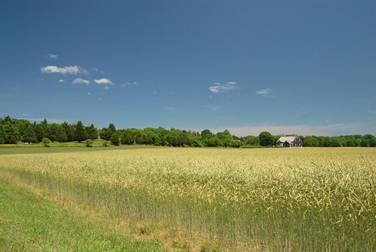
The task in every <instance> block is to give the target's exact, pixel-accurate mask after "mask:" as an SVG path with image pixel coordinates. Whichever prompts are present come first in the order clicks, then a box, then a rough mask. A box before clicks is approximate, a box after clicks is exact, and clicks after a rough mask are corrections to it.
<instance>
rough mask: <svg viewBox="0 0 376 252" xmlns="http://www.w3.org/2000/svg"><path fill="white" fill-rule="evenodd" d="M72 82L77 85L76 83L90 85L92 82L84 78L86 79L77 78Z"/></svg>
mask: <svg viewBox="0 0 376 252" xmlns="http://www.w3.org/2000/svg"><path fill="white" fill-rule="evenodd" d="M72 84H73V85H76V84H84V85H89V84H90V81H88V80H84V79H81V78H76V79H74V80H73V81H72Z"/></svg>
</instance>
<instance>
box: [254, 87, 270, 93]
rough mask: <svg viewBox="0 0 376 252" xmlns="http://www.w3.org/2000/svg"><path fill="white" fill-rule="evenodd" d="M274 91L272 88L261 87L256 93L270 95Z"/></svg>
mask: <svg viewBox="0 0 376 252" xmlns="http://www.w3.org/2000/svg"><path fill="white" fill-rule="evenodd" d="M271 91H272V89H271V88H266V89H260V90H257V91H256V94H258V95H268V94H269V93H270V92H271Z"/></svg>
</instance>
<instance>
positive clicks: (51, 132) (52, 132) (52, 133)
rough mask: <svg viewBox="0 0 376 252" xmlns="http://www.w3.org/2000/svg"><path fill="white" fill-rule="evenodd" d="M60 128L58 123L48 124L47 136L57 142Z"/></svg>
mask: <svg viewBox="0 0 376 252" xmlns="http://www.w3.org/2000/svg"><path fill="white" fill-rule="evenodd" d="M58 130H59V125H58V124H56V123H53V124H51V125H48V127H47V134H46V137H47V138H48V139H50V140H51V141H52V142H55V140H56V135H57V131H58Z"/></svg>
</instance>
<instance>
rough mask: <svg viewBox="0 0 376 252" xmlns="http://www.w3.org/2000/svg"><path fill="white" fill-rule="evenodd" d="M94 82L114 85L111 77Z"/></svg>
mask: <svg viewBox="0 0 376 252" xmlns="http://www.w3.org/2000/svg"><path fill="white" fill-rule="evenodd" d="M94 82H95V83H97V84H99V85H114V83H113V82H112V81H111V80H110V79H106V78H102V79H98V80H94Z"/></svg>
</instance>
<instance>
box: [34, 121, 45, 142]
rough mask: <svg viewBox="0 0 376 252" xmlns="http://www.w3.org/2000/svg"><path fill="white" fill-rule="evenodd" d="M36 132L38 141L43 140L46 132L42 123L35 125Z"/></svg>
mask: <svg viewBox="0 0 376 252" xmlns="http://www.w3.org/2000/svg"><path fill="white" fill-rule="evenodd" d="M34 133H35V136H36V138H37V141H38V142H42V140H43V138H44V136H45V134H44V128H43V126H42V125H41V124H37V125H35V127H34Z"/></svg>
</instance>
